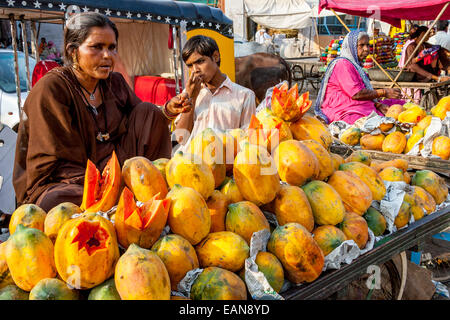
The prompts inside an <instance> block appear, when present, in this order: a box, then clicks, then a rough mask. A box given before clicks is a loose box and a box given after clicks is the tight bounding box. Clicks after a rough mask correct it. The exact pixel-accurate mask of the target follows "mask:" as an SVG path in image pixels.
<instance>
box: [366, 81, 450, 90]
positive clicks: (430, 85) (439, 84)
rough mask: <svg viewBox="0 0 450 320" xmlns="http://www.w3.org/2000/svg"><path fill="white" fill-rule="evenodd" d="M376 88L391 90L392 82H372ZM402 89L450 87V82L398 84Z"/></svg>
mask: <svg viewBox="0 0 450 320" xmlns="http://www.w3.org/2000/svg"><path fill="white" fill-rule="evenodd" d="M370 83H371V84H372V87H374V88H389V87H390V86H391V84H392V82H390V81H370ZM398 84H399V86H400V87H402V88H414V89H432V88H439V87H444V86H448V85H450V80H447V81H441V82H398Z"/></svg>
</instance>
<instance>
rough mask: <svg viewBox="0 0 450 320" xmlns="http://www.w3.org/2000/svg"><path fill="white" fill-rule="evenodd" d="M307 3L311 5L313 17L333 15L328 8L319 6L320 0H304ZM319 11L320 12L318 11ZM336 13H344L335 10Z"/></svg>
mask: <svg viewBox="0 0 450 320" xmlns="http://www.w3.org/2000/svg"><path fill="white" fill-rule="evenodd" d="M306 2H307V3H308V5H309V6H310V7H311V17H313V18H323V17H334V13H333V12H332V11H330V10H326V9H323V10H321V9H320V8H319V4H320V0H306ZM319 12H320V13H319ZM336 13H337V14H338V15H344V14H345V13H342V12H336Z"/></svg>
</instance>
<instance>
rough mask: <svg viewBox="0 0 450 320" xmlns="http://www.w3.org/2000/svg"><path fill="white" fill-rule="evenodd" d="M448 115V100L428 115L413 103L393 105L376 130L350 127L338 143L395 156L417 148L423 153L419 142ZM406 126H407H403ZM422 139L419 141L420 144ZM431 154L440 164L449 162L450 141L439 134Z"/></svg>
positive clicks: (435, 138)
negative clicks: (444, 161) (431, 126)
mask: <svg viewBox="0 0 450 320" xmlns="http://www.w3.org/2000/svg"><path fill="white" fill-rule="evenodd" d="M447 112H450V96H447V97H443V98H442V99H441V100H439V102H438V104H437V105H436V106H434V107H433V108H432V109H431V110H430V112H426V111H425V110H424V109H423V108H421V107H420V106H418V105H416V104H414V103H406V104H404V105H399V104H394V105H392V106H390V107H389V109H388V111H387V112H386V114H385V116H384V117H382V119H383V120H382V121H384V123H381V124H380V125H379V128H378V129H380V130H377V131H376V132H374V133H366V132H363V131H362V130H361V129H359V128H357V127H356V126H355V125H352V126H350V127H348V128H347V129H345V130H344V131H343V132H342V133H341V134H340V136H339V139H340V141H341V142H343V143H345V144H347V145H351V146H360V147H361V149H363V150H376V151H383V152H390V153H397V154H402V153H403V154H407V153H408V152H410V151H411V149H413V147H414V146H415V145H416V144H417V145H418V148H419V150H422V149H423V147H424V146H423V143H422V142H423V139H422V138H424V137H425V135H426V133H427V129H428V127H429V126H430V124H431V121H432V119H435V120H433V121H443V120H444V119H445V117H446V116H447ZM405 125H407V126H405ZM421 139H422V140H421ZM431 149H432V150H431V154H432V155H435V156H438V157H440V158H441V159H443V160H449V158H450V137H449V136H448V135H445V134H442V131H441V134H439V135H437V136H435V137H434V138H433V140H432V146H431Z"/></svg>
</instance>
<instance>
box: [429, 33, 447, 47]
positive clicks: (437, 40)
mask: <svg viewBox="0 0 450 320" xmlns="http://www.w3.org/2000/svg"><path fill="white" fill-rule="evenodd" d="M427 42H428V43H430V44H432V45H440V46H441V47H443V48H445V49H447V50H449V51H450V35H449V34H448V33H447V32H445V31H438V32H436V34H435V35H434V36H432V37H431V38H430V39H429V40H428V41H427Z"/></svg>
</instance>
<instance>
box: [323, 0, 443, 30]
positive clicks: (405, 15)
mask: <svg viewBox="0 0 450 320" xmlns="http://www.w3.org/2000/svg"><path fill="white" fill-rule="evenodd" d="M447 2H449V1H448V0H407V1H405V0H364V1H361V0H320V5H319V13H320V10H323V9H334V10H335V11H336V12H344V13H347V14H351V15H354V16H361V17H368V18H374V19H377V20H381V21H384V22H387V23H390V24H391V25H393V26H395V27H400V26H401V20H402V19H404V20H419V21H427V20H434V19H436V17H437V16H438V15H439V12H440V11H441V10H442V8H443V7H444V5H445V4H446V3H447ZM449 19H450V7H448V8H447V9H446V10H445V12H444V14H443V15H442V17H441V20H449Z"/></svg>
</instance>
